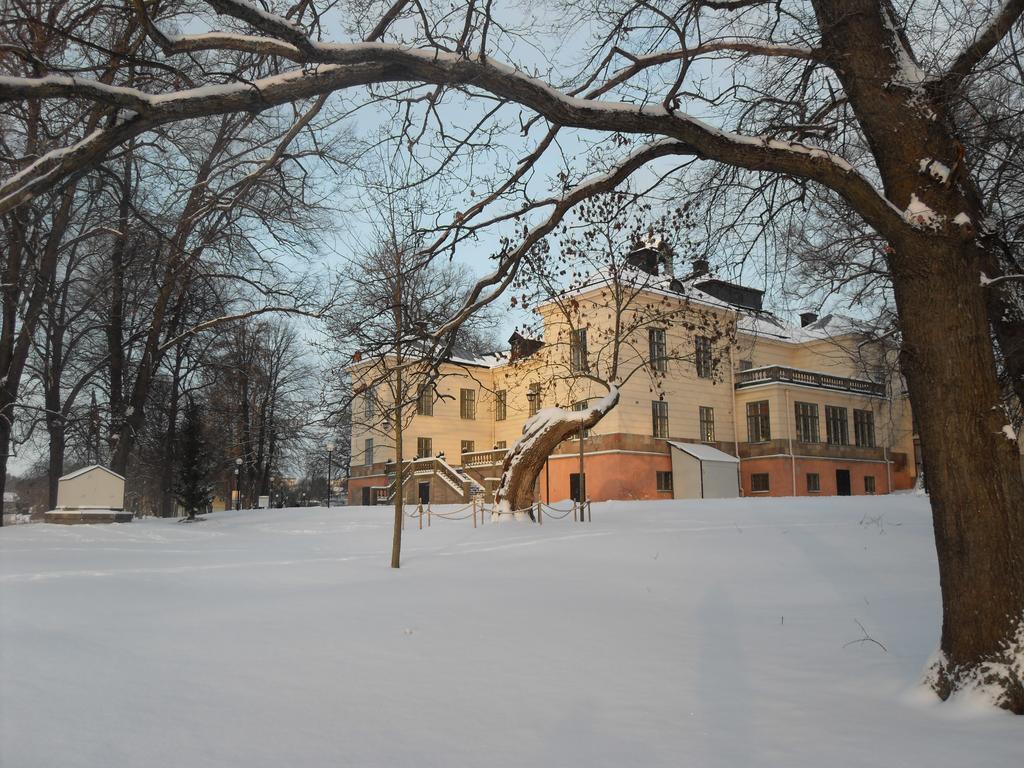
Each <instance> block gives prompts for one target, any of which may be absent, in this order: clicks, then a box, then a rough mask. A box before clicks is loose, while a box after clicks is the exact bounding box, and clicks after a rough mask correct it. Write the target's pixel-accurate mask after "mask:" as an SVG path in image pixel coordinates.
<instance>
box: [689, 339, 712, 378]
mask: <svg viewBox="0 0 1024 768" xmlns="http://www.w3.org/2000/svg"><path fill="white" fill-rule="evenodd" d="M693 346H694V362H695V363H696V365H697V376H698V378H701V379H710V378H711V377H712V376H713V375H714V371H715V359H714V355H713V353H712V351H711V339H709V338H707V337H706V336H697V337H696V338H695V339H694V340H693Z"/></svg>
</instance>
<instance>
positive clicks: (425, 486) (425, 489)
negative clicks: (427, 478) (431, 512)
mask: <svg viewBox="0 0 1024 768" xmlns="http://www.w3.org/2000/svg"><path fill="white" fill-rule="evenodd" d="M419 496H420V504H429V503H430V483H429V482H427V483H420V484H419Z"/></svg>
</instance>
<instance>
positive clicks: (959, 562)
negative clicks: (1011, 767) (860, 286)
mask: <svg viewBox="0 0 1024 768" xmlns="http://www.w3.org/2000/svg"><path fill="white" fill-rule="evenodd" d="M813 3H814V8H815V12H816V14H817V17H818V22H819V27H820V29H821V33H822V41H823V44H824V48H825V50H826V51H828V55H829V57H830V58H831V60H832V65H833V68H834V70H835V71H836V73H837V75H838V77H839V78H840V80H842V83H843V87H844V89H845V91H846V92H847V94H848V96H849V99H850V104H851V106H852V107H853V109H854V111H855V113H856V115H857V119H858V121H859V123H860V125H861V127H862V128H863V130H864V133H865V136H866V137H867V140H868V143H869V144H870V146H871V151H872V155H873V157H874V159H875V162H876V163H877V166H878V170H879V172H880V174H881V177H882V180H883V183H884V185H885V193H886V197H887V198H888V199H889V200H891V201H892V202H893V203H894V204H895V206H896V207H898V208H903V209H906V211H907V212H906V213H905V214H904V216H905V218H906V219H907V222H908V225H907V226H902V227H899V228H898V229H896V228H890V229H889V231H887V232H885V234H886V236H887V237H888V238H889V241H890V244H891V246H892V247H891V248H890V250H889V254H888V262H889V270H890V273H891V275H892V284H893V290H894V294H895V298H896V305H897V309H898V312H899V318H900V328H901V331H902V335H903V352H902V361H901V362H902V370H903V373H904V375H905V376H906V379H907V385H908V388H909V391H910V400H911V404H912V406H913V408H914V414H915V416H916V418H917V423H918V428H919V433H920V438H921V448H922V453H923V457H924V467H925V471H926V473H927V477H928V488H929V492H930V497H931V505H932V515H933V522H934V530H935V546H936V551H937V553H938V563H939V581H940V585H941V589H942V607H943V620H942V636H941V643H940V647H941V650H942V653H943V660H942V662H941V663H940V664H939V669H937V670H935V672H936V679H937V680H938V681H939V682H938V685H937V686H936V690H937V692H938V693H939V694H940V696H943V697H946V696H948V695H949V694H950V693H952V692H953V691H954V690H956V689H957V688H961V687H966V686H970V685H974V684H977V683H979V681H981V680H982V678H984V677H989V679H988V680H986V681H984V682H986V683H989V684H993V685H994V686H995V687H996V688H997V689H1001V692H1000V694H999V695H998V700H999V704H1000V705H1001V706H1003V707H1005V708H1007V709H1010V710H1012V711H1014V712H1017V713H1024V688H1022V686H1021V683H1020V681H1019V680H1018V681H1016V683H1014V681H1012V680H1010V679H1007V678H1006V677H1004V678H1003V679H997V678H998V676H996V677H995V678H993V677H990V676H989V672H990V671H991V670H992V669H993V667H992V666H991V665H992V664H995V663H998V662H999V661H1000V660H1004V659H1005V658H1006V654H1007V653H1009V652H1011V650H1012V648H1013V646H1014V644H1015V643H1018V644H1019V643H1020V642H1021V640H1020V639H1019V636H1018V631H1019V629H1020V627H1021V622H1022V613H1024V560H1022V559H1024V478H1022V475H1021V467H1020V457H1019V454H1018V447H1017V442H1016V440H1015V439H1013V436H1012V434H1007V433H1006V432H1004V429H1003V427H1004V425H1005V424H1006V422H1007V418H1006V415H1005V413H1004V412H1003V409H1002V407H1001V394H1002V393H1001V391H1000V388H999V382H998V379H997V376H996V363H995V354H994V349H993V345H992V333H991V328H990V324H989V316H988V307H987V305H986V296H985V292H984V289H983V288H982V286H981V284H980V275H981V272H982V271H984V270H985V268H986V265H988V266H989V267H991V262H992V259H991V255H990V254H988V253H986V251H985V250H984V246H983V245H982V244H981V243H979V241H978V240H977V239H976V230H977V229H979V228H980V224H981V222H982V221H983V219H984V211H983V210H982V209H981V207H980V203H979V201H978V199H977V195H976V194H975V192H974V187H973V184H972V183H971V182H970V180H969V179H968V178H966V175H965V174H966V171H964V170H961V169H959V161H960V159H962V154H963V148H962V146H961V145H960V144H959V142H958V141H957V140H956V137H955V135H954V134H953V132H952V127H951V122H950V121H949V119H948V118H947V117H946V115H945V114H944V111H945V109H944V105H943V104H942V103H941V101H940V100H938V99H936V98H934V97H933V95H929V93H928V92H927V90H926V89H925V87H924V86H923V85H922V83H921V82H920V77H919V76H918V75H917V74H916V73H915V68H916V64H914V61H913V52H912V51H911V50H910V48H909V45H908V44H907V41H906V38H905V36H904V35H903V33H902V31H901V30H900V28H899V26H898V22H897V17H896V16H895V13H894V11H893V9H892V7H891V5H889V4H888V3H878V2H877V0H813ZM932 161H939V162H941V163H942V164H943V165H944V166H945V167H947V168H948V169H950V170H949V171H948V173H947V178H945V179H942V178H934V177H932V176H931V175H930V174H929V173H927V172H925V171H926V170H927V167H928V166H929V164H930V163H931V162H932ZM915 201H916V202H917V207H916V208H911V204H912V203H914V202H915ZM922 204H923V206H926V207H924V208H923V209H922V207H921V205H922ZM922 210H923V211H924V214H925V215H924V216H923V217H922V218H920V219H915V211H916V212H921V211H922ZM963 216H966V217H967V222H966V224H964V223H958V221H956V220H957V219H959V220H960V221H963ZM1022 650H1024V649H1018V652H1022Z"/></svg>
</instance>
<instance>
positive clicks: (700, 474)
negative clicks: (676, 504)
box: [669, 440, 740, 499]
mask: <svg viewBox="0 0 1024 768" xmlns="http://www.w3.org/2000/svg"><path fill="white" fill-rule="evenodd" d="M669 445H670V446H671V448H672V496H673V498H676V499H734V498H736V497H737V496H739V495H740V473H739V464H740V460H739V459H737V458H736V457H735V456H730V455H729V454H728V453H725V452H723V451H720V450H718V449H717V448H714V447H712V446H710V445H704V444H703V443H678V442H675V441H671V440H670V441H669Z"/></svg>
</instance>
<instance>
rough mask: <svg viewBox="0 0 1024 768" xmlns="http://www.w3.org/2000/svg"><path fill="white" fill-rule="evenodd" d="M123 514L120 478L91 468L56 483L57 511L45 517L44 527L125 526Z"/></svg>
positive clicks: (128, 518) (128, 517)
mask: <svg viewBox="0 0 1024 768" xmlns="http://www.w3.org/2000/svg"><path fill="white" fill-rule="evenodd" d="M131 519H132V513H131V512H125V510H124V478H123V477H121V475H119V474H117V473H116V472H114V471H113V470H110V469H107V468H106V467H101V466H100V465H99V464H93V465H91V466H88V467H82V468H81V469H79V470H76V471H75V472H72V473H70V474H67V475H64V477H62V478H60V480H58V481H57V508H56V509H52V510H50V511H49V512H47V513H46V522H48V523H65V524H75V523H127V522H130V521H131Z"/></svg>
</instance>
